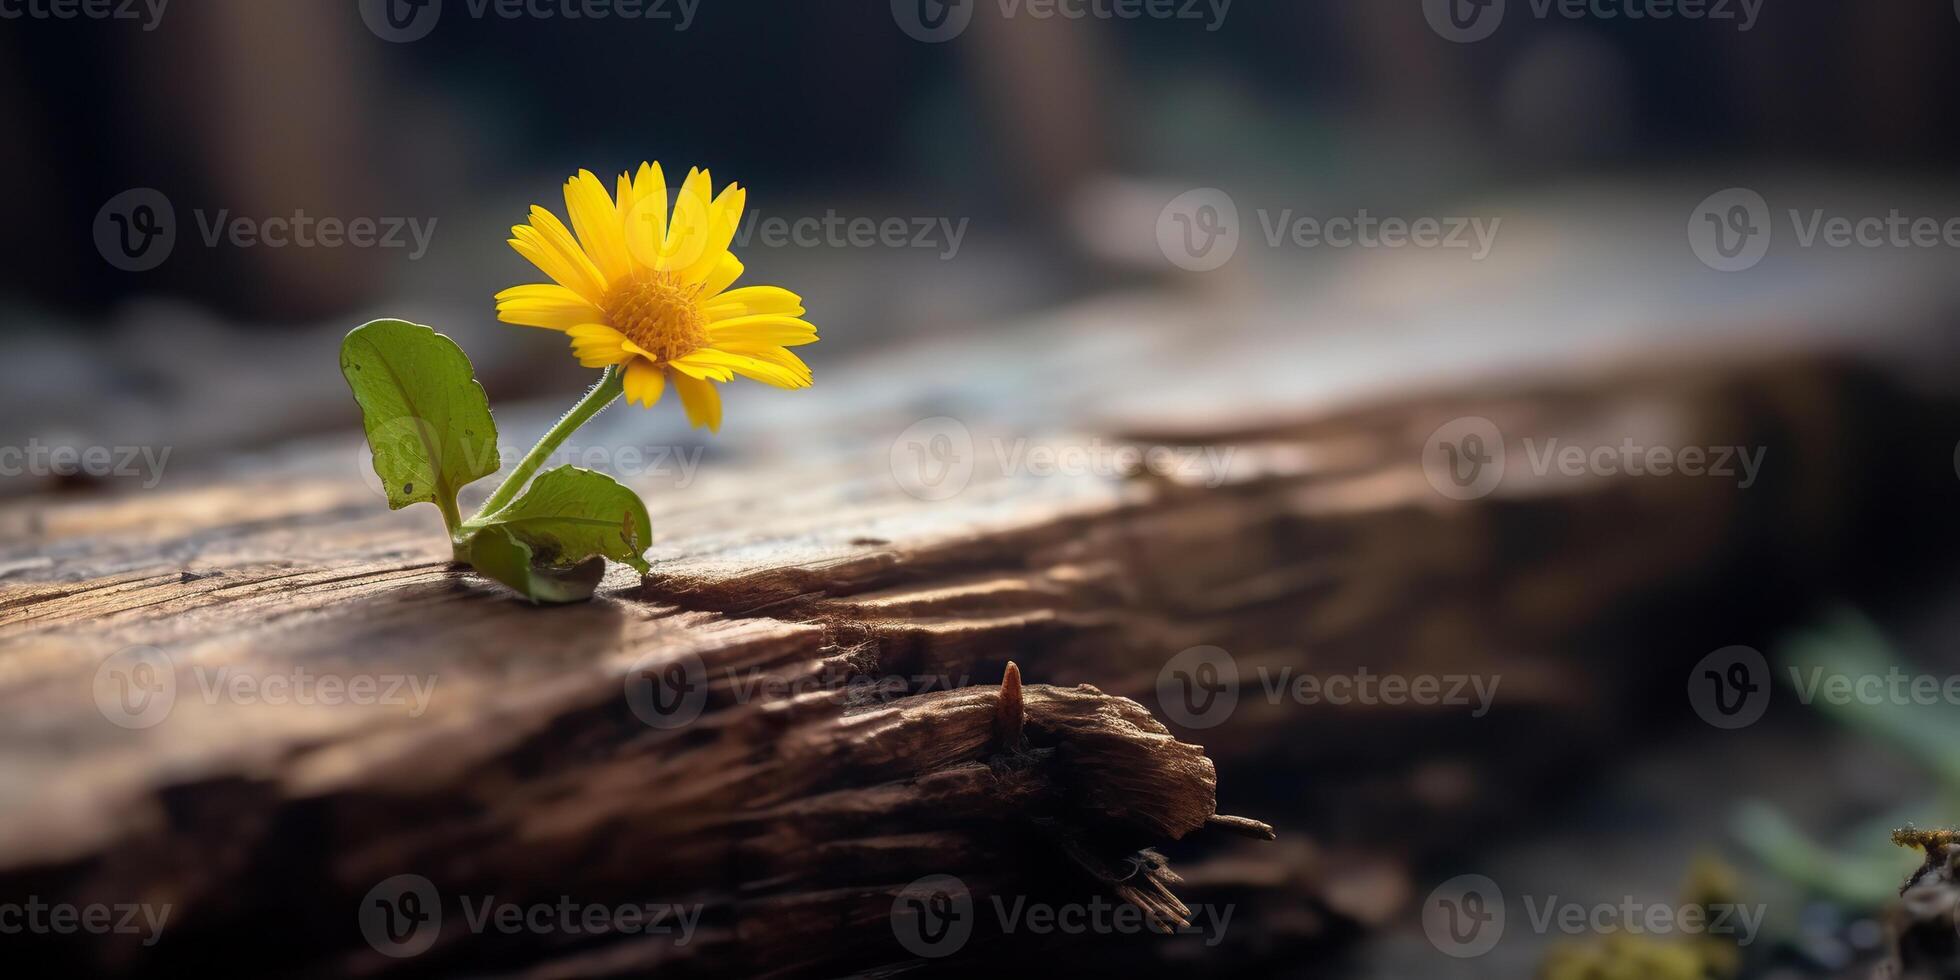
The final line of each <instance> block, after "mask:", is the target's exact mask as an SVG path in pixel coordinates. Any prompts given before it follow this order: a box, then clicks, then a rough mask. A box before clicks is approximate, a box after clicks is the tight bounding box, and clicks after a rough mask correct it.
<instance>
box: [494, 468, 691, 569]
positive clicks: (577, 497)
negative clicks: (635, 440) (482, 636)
mask: <svg viewBox="0 0 1960 980" xmlns="http://www.w3.org/2000/svg"><path fill="white" fill-rule="evenodd" d="M470 523H471V525H472V526H476V527H482V528H485V529H488V528H493V527H495V528H503V529H505V530H507V531H509V532H510V533H511V535H512V536H514V537H516V538H517V539H518V540H520V541H522V542H524V543H525V544H527V545H530V546H531V550H532V552H533V553H534V555H535V561H536V562H537V563H538V564H543V565H554V566H561V567H562V566H565V565H572V564H576V563H578V562H581V561H584V560H585V559H587V558H590V557H592V556H594V555H604V556H605V557H607V558H611V559H612V560H614V561H617V562H623V563H625V564H628V565H631V566H633V567H634V568H635V569H637V570H638V571H639V572H640V574H642V575H644V574H646V573H647V570H648V567H649V566H648V565H647V560H646V558H645V557H643V556H642V555H641V554H640V553H641V552H643V551H645V550H646V547H647V544H648V542H650V541H651V540H652V539H653V521H652V520H651V519H650V518H648V517H647V506H646V504H645V503H643V502H641V500H640V497H639V495H638V494H636V493H634V492H633V491H631V490H628V489H626V488H625V487H623V486H620V485H619V484H618V483H617V482H615V481H614V480H613V478H612V477H609V476H607V475H605V474H604V473H595V472H593V471H592V470H585V469H580V468H578V467H576V466H560V467H558V468H557V469H555V470H551V471H549V472H546V473H545V474H543V475H542V476H539V477H538V478H537V479H536V480H534V481H532V483H531V486H530V487H529V488H527V489H526V490H525V491H524V495H523V496H521V497H519V498H517V499H516V500H514V501H512V502H511V504H510V506H508V507H505V508H504V509H503V510H500V511H498V512H497V513H495V514H491V515H489V516H487V517H483V518H479V519H477V520H474V521H471V522H470Z"/></svg>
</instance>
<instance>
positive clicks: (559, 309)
mask: <svg viewBox="0 0 1960 980" xmlns="http://www.w3.org/2000/svg"><path fill="white" fill-rule="evenodd" d="M605 318H606V315H605V314H604V313H602V312H600V310H599V308H598V307H596V306H593V305H592V304H591V303H588V302H586V300H585V297H583V296H580V295H579V294H577V293H575V292H573V291H571V290H569V289H566V288H565V287H563V286H556V285H546V284H536V285H530V286H513V287H511V288H509V289H506V290H504V291H503V292H501V293H498V294H497V319H499V320H502V321H503V322H505V323H515V324H519V325H521V326H526V327H543V328H545V329H547V330H569V329H571V328H572V327H575V326H578V325H579V324H581V323H599V322H602V321H604V320H605Z"/></svg>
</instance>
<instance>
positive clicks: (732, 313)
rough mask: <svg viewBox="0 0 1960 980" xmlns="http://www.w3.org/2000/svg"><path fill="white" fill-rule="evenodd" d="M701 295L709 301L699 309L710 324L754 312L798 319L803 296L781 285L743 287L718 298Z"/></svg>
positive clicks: (712, 295)
mask: <svg viewBox="0 0 1960 980" xmlns="http://www.w3.org/2000/svg"><path fill="white" fill-rule="evenodd" d="M705 295H708V296H709V297H710V298H709V299H708V300H707V301H706V302H704V303H703V304H701V308H702V312H704V313H705V314H707V317H708V322H710V323H713V322H714V321H716V320H733V319H735V318H736V317H738V316H753V315H755V314H758V313H780V314H782V315H783V316H802V315H803V313H804V310H803V297H801V296H798V295H796V294H795V293H792V292H790V291H789V290H787V289H784V288H783V287H781V286H744V287H742V288H741V289H730V290H728V291H727V292H724V293H721V294H720V295H714V294H705Z"/></svg>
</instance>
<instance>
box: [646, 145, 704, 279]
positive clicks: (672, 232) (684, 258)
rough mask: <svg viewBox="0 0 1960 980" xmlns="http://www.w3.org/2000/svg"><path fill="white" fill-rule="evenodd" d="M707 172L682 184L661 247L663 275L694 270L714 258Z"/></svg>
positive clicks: (691, 173) (690, 173)
mask: <svg viewBox="0 0 1960 980" xmlns="http://www.w3.org/2000/svg"><path fill="white" fill-rule="evenodd" d="M710 180H712V178H711V177H709V176H708V172H707V171H705V170H700V169H693V170H689V171H688V172H687V180H685V181H683V182H682V183H681V192H680V194H678V195H676V196H675V198H674V214H673V217H672V218H670V219H669V220H668V222H667V240H666V241H665V242H664V243H662V244H661V246H660V264H659V265H658V266H656V268H658V269H659V270H660V271H662V272H681V271H682V270H685V269H691V268H693V267H694V266H696V265H697V264H699V263H700V262H701V261H702V260H703V259H706V258H712V257H713V256H712V255H711V253H710V252H709V250H708V241H709V239H710V238H711V237H712V236H713V234H714V225H715V220H714V219H715V204H714V197H713V187H712V185H711V184H710V183H709V181H710Z"/></svg>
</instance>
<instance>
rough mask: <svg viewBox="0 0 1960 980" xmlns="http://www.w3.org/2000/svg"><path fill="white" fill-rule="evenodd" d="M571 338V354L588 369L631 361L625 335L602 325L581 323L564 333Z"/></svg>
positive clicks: (630, 353)
mask: <svg viewBox="0 0 1960 980" xmlns="http://www.w3.org/2000/svg"><path fill="white" fill-rule="evenodd" d="M566 333H567V334H569V335H570V336H571V338H572V353H573V354H574V355H575V356H577V357H578V362H579V364H581V365H583V366H585V367H589V368H596V367H606V366H608V365H611V364H622V363H625V362H626V361H628V360H631V359H632V358H633V356H634V354H633V352H632V351H630V350H628V349H627V348H628V347H630V346H632V345H631V344H630V342H628V341H627V339H626V335H625V334H623V333H620V332H619V331H617V330H614V329H613V328H611V327H609V326H606V325H605V324H603V323H581V324H579V325H578V326H575V327H573V328H571V329H570V330H567V331H566Z"/></svg>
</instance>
